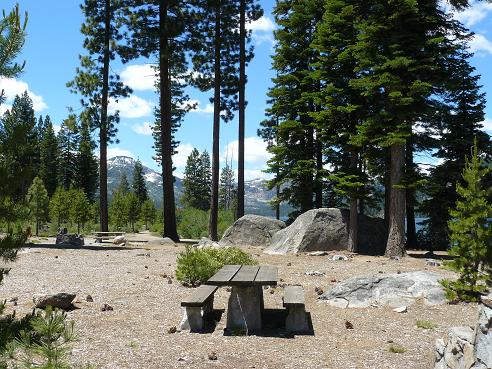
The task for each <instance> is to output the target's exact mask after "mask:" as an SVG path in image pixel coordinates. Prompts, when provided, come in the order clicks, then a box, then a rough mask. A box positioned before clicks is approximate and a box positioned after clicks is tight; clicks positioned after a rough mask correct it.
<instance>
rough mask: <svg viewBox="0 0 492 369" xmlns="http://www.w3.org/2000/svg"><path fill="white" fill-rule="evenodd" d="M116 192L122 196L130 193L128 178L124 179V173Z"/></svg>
mask: <svg viewBox="0 0 492 369" xmlns="http://www.w3.org/2000/svg"><path fill="white" fill-rule="evenodd" d="M117 192H118V193H119V194H120V195H122V196H124V195H126V194H127V193H129V192H130V184H129V183H128V178H126V174H125V173H122V174H121V177H120V183H119V184H118V189H117Z"/></svg>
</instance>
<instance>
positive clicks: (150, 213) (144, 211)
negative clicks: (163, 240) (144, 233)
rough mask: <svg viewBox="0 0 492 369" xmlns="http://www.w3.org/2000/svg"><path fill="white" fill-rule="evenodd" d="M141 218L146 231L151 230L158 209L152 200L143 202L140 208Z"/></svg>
mask: <svg viewBox="0 0 492 369" xmlns="http://www.w3.org/2000/svg"><path fill="white" fill-rule="evenodd" d="M140 217H141V219H142V221H143V222H144V223H145V229H147V230H148V229H149V225H150V224H153V223H154V222H155V219H156V208H155V205H154V202H153V201H152V200H151V199H147V200H145V201H144V202H143V204H142V206H141V208H140Z"/></svg>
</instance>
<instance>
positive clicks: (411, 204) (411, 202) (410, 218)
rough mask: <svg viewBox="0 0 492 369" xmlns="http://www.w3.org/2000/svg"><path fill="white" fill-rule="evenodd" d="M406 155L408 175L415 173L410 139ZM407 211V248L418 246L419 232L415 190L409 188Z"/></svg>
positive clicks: (407, 192)
mask: <svg viewBox="0 0 492 369" xmlns="http://www.w3.org/2000/svg"><path fill="white" fill-rule="evenodd" d="M406 146H407V148H406V153H405V167H406V171H407V172H408V173H410V172H412V171H413V142H412V139H411V137H410V138H408V141H407V145H406ZM405 196H406V210H407V245H406V246H407V248H410V247H416V246H417V231H416V228H415V188H413V187H412V188H407V189H406V191H405Z"/></svg>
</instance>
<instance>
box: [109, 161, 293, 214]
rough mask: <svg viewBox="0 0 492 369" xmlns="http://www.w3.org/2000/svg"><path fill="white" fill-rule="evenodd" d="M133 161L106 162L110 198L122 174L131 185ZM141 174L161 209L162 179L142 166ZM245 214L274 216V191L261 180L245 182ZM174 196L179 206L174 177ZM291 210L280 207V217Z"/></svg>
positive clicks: (179, 194) (178, 183) (177, 183)
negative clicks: (272, 205)
mask: <svg viewBox="0 0 492 369" xmlns="http://www.w3.org/2000/svg"><path fill="white" fill-rule="evenodd" d="M134 166H135V160H134V159H133V158H129V157H127V156H116V157H114V158H111V159H109V160H108V193H109V196H110V197H111V194H112V192H113V190H115V189H116V188H117V187H118V184H119V182H120V178H121V176H122V174H123V173H124V174H125V175H126V177H127V178H128V182H129V183H130V184H131V183H132V178H133V168H134ZM143 172H144V176H145V182H146V184H147V191H148V192H149V196H150V198H151V199H152V200H153V201H154V203H155V204H156V206H157V207H162V177H161V175H160V174H159V173H158V172H156V171H154V170H152V169H150V168H148V167H146V166H144V167H143ZM244 190H245V195H244V196H245V199H244V201H245V209H244V210H245V212H246V213H247V214H257V215H264V216H270V217H274V216H275V211H274V210H273V209H272V207H271V206H270V203H269V201H270V200H271V199H272V198H273V197H274V196H275V191H274V190H272V191H269V190H268V189H267V188H266V181H265V180H263V179H253V180H250V181H245V183H244ZM174 195H175V198H176V203H177V204H178V206H179V205H180V201H179V200H180V199H181V197H182V196H183V179H181V178H178V177H176V180H175V183H174ZM291 211H292V209H291V208H290V207H288V206H282V208H281V215H282V216H283V217H285V216H286V215H287V214H288V213H289V212H291Z"/></svg>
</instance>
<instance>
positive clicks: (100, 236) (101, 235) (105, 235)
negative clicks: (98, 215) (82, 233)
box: [94, 232, 125, 242]
mask: <svg viewBox="0 0 492 369" xmlns="http://www.w3.org/2000/svg"><path fill="white" fill-rule="evenodd" d="M124 235H125V232H94V238H95V239H96V242H102V241H103V240H111V239H113V238H115V237H117V236H124Z"/></svg>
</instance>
